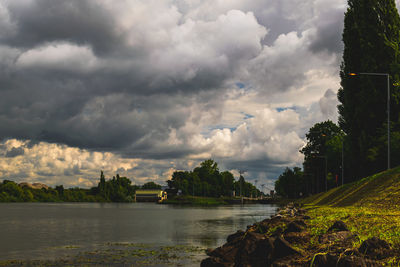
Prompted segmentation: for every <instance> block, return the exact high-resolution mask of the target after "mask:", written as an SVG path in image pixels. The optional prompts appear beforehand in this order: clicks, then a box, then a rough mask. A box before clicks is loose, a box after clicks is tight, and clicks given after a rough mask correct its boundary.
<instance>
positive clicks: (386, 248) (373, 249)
mask: <svg viewBox="0 0 400 267" xmlns="http://www.w3.org/2000/svg"><path fill="white" fill-rule="evenodd" d="M358 251H359V252H360V253H362V254H364V255H366V256H368V257H369V258H371V259H378V260H380V259H384V258H387V257H389V256H391V255H392V253H393V251H392V249H391V247H390V245H389V244H388V243H387V242H386V241H385V240H382V239H379V238H377V237H372V238H369V239H367V240H365V241H364V242H362V244H361V246H360V247H359V248H358Z"/></svg>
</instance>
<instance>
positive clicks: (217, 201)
mask: <svg viewBox="0 0 400 267" xmlns="http://www.w3.org/2000/svg"><path fill="white" fill-rule="evenodd" d="M289 202H290V200H287V199H282V198H274V199H269V198H265V199H250V198H244V200H242V198H240V197H198V196H174V197H170V198H168V199H166V200H164V201H163V202H161V204H175V205H192V206H218V205H233V204H276V205H278V206H284V205H286V204H287V203H289Z"/></svg>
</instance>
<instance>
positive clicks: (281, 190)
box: [275, 167, 306, 198]
mask: <svg viewBox="0 0 400 267" xmlns="http://www.w3.org/2000/svg"><path fill="white" fill-rule="evenodd" d="M305 190H306V186H305V183H304V179H303V172H302V171H301V169H300V168H299V167H294V168H293V170H292V169H290V168H286V169H285V171H284V172H283V173H282V174H281V175H280V176H279V178H278V180H276V182H275V191H276V193H277V194H279V195H281V196H284V197H288V198H299V197H300V196H301V195H303V194H304V192H305Z"/></svg>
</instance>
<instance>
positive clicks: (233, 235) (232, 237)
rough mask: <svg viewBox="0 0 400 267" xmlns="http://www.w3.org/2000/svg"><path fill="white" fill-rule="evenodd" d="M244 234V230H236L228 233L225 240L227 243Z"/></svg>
mask: <svg viewBox="0 0 400 267" xmlns="http://www.w3.org/2000/svg"><path fill="white" fill-rule="evenodd" d="M244 234H245V232H243V231H242V230H238V231H237V232H236V233H234V234H231V235H228V237H227V238H226V241H227V242H228V243H231V242H233V241H235V240H237V239H238V238H241V237H243V235H244Z"/></svg>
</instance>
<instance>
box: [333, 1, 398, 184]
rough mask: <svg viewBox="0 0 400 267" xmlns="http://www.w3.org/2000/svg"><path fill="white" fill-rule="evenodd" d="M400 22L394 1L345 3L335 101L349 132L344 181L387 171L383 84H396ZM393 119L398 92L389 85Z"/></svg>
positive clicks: (346, 130) (385, 85)
mask: <svg viewBox="0 0 400 267" xmlns="http://www.w3.org/2000/svg"><path fill="white" fill-rule="evenodd" d="M399 41H400V18H399V14H398V11H397V8H396V5H395V1H394V0H348V9H347V12H346V14H345V20H344V30H343V42H344V51H343V61H342V65H341V72H340V76H341V86H342V88H341V89H340V90H339V92H338V99H339V101H340V102H341V104H340V105H339V106H338V109H339V114H340V117H339V125H340V127H341V128H342V129H343V131H344V132H345V133H346V134H347V140H346V151H347V157H346V158H347V166H351V168H350V169H349V170H348V171H347V175H346V178H350V179H351V178H353V179H359V178H362V177H364V176H366V175H370V174H372V173H375V172H377V171H381V170H384V169H385V168H386V161H387V156H386V153H387V150H386V145H387V143H386V144H385V142H386V141H385V140H387V139H386V137H387V135H386V130H385V128H386V127H387V124H386V122H387V112H386V104H387V80H386V77H385V76H370V75H358V76H350V75H349V73H357V72H365V73H389V74H390V80H391V83H393V81H398V80H399V73H400V68H399V57H400V55H399ZM390 90H391V100H392V101H391V118H392V121H398V118H399V105H398V99H399V98H398V95H399V94H398V88H397V87H393V86H391V88H390Z"/></svg>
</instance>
